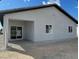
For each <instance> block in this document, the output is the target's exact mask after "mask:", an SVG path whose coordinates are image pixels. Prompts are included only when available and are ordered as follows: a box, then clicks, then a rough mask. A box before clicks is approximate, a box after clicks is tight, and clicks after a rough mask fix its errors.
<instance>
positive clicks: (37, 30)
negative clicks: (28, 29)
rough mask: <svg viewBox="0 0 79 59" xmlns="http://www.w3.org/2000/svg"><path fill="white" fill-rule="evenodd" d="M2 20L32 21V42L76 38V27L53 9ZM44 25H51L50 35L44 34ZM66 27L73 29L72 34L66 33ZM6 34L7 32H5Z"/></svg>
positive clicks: (24, 13)
mask: <svg viewBox="0 0 79 59" xmlns="http://www.w3.org/2000/svg"><path fill="white" fill-rule="evenodd" d="M4 18H5V19H4V20H8V19H9V20H10V19H15V20H23V21H34V41H44V40H62V39H67V38H75V37H77V35H76V26H77V25H76V24H75V23H74V22H73V21H72V20H71V19H70V18H68V17H67V16H65V15H64V14H63V13H61V12H60V11H59V10H57V9H56V8H55V7H49V8H43V9H38V10H30V11H23V12H18V13H12V14H6V15H5V16H4ZM46 25H52V31H51V33H48V34H47V33H46V28H45V26H46ZM68 26H72V27H73V32H72V33H69V32H68ZM6 32H8V31H7V30H6Z"/></svg>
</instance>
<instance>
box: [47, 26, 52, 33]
mask: <svg viewBox="0 0 79 59" xmlns="http://www.w3.org/2000/svg"><path fill="white" fill-rule="evenodd" d="M51 29H52V25H46V33H50V32H51Z"/></svg>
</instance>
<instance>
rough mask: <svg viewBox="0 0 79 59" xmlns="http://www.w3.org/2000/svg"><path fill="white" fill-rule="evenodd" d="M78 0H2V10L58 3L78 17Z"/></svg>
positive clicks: (0, 7) (0, 8) (0, 2)
mask: <svg viewBox="0 0 79 59" xmlns="http://www.w3.org/2000/svg"><path fill="white" fill-rule="evenodd" d="M77 2H78V0H1V1H0V10H6V9H14V8H21V7H30V6H37V5H44V4H50V3H57V4H58V5H59V6H61V7H62V8H63V9H65V10H66V11H67V12H68V13H69V14H70V15H72V16H73V17H75V18H76V19H77V18H78V5H77Z"/></svg>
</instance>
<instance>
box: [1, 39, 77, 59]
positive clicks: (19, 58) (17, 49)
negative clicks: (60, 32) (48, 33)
mask: <svg viewBox="0 0 79 59" xmlns="http://www.w3.org/2000/svg"><path fill="white" fill-rule="evenodd" d="M77 44H78V40H77V39H71V40H67V41H62V42H52V41H51V42H39V43H33V42H26V41H14V42H10V43H9V44H8V49H7V50H6V51H0V59H78V45H77Z"/></svg>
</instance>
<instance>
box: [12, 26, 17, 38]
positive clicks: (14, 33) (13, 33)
mask: <svg viewBox="0 0 79 59" xmlns="http://www.w3.org/2000/svg"><path fill="white" fill-rule="evenodd" d="M11 39H16V26H11Z"/></svg>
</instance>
